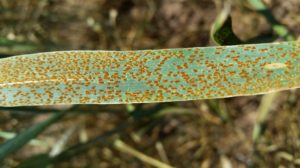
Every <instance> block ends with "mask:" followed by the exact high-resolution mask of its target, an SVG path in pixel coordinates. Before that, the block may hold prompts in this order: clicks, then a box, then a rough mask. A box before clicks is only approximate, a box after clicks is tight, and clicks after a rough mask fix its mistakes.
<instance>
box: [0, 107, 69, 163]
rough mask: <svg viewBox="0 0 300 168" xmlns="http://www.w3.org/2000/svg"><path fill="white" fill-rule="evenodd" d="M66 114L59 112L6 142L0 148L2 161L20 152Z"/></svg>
mask: <svg viewBox="0 0 300 168" xmlns="http://www.w3.org/2000/svg"><path fill="white" fill-rule="evenodd" d="M64 114H65V112H58V113H55V114H53V115H52V116H51V117H50V118H49V119H47V120H46V121H43V122H41V123H39V124H36V125H34V126H32V127H31V128H29V129H27V130H25V131H24V132H22V133H20V134H19V135H17V136H16V137H15V138H13V139H11V140H9V141H6V142H5V143H3V144H1V146H0V161H1V160H3V159H5V158H6V157H7V156H8V155H10V154H12V153H13V152H16V151H17V150H19V149H20V148H21V147H22V146H24V145H25V144H27V142H29V141H30V140H31V139H33V138H35V137H36V136H37V135H38V134H40V133H41V132H42V131H43V130H45V129H46V128H47V127H48V126H50V125H51V124H53V123H54V122H56V121H58V120H59V119H60V118H62V117H63V115H64Z"/></svg>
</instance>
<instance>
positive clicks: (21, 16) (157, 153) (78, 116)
mask: <svg viewBox="0 0 300 168" xmlns="http://www.w3.org/2000/svg"><path fill="white" fill-rule="evenodd" d="M250 1H251V0H249V2H250ZM228 2H229V1H228ZM230 2H231V3H232V8H231V11H230V13H231V16H232V21H233V30H234V32H235V33H236V34H237V36H238V37H239V38H240V39H241V40H242V41H257V40H260V41H274V40H284V39H285V38H289V37H291V36H295V37H297V36H299V34H300V29H299V25H300V15H299V14H300V1H298V0H287V1H280V0H265V1H264V4H265V5H266V7H267V9H269V10H270V12H271V13H272V14H273V15H272V16H274V18H273V19H276V22H274V20H270V19H269V20H268V19H266V17H265V16H266V15H265V16H264V15H262V13H261V12H262V11H260V10H259V8H257V6H256V7H255V5H254V6H253V4H251V2H255V1H251V2H250V3H248V2H247V1H245V0H244V1H243V0H234V1H230ZM258 7H259V6H258ZM222 10H223V3H222V1H217V0H216V1H211V0H200V1H196V0H162V1H159V0H149V1H138V0H89V1H83V0H74V1H67V0H63V1H58V0H40V1H35V0H24V1H17V2H15V1H9V0H0V16H1V17H0V26H1V29H0V54H1V55H2V56H9V55H14V54H20V53H30V52H37V51H50V50H69V49H105V50H107V49H111V50H125V49H146V48H147V49H154V48H173V47H193V46H208V45H214V44H213V42H212V41H211V40H210V36H209V34H210V33H209V32H210V29H211V26H212V24H213V22H214V21H215V18H216V16H217V15H218V13H220V12H221V11H222ZM268 21H269V22H270V21H271V23H272V24H269V22H268ZM279 23H280V24H282V25H283V26H282V27H283V28H284V29H286V30H287V31H289V32H290V34H289V35H290V36H288V37H285V35H286V34H280V32H279V33H278V29H276V27H275V28H274V24H279ZM277 27H278V26H277ZM279 27H280V26H279ZM273 29H276V30H277V31H276V30H274V33H272V32H273V31H272V30H273ZM279 30H283V29H282V28H281V29H279ZM278 34H279V35H278ZM280 36H281V37H280ZM258 37H259V38H258ZM262 97H263V98H262ZM299 97H300V92H299V89H298V90H292V91H285V92H280V93H277V94H271V95H267V96H250V97H236V98H228V99H219V100H199V101H188V102H176V103H159V104H135V105H77V106H47V107H18V108H0V121H1V122H0V137H1V141H2V142H4V141H6V140H7V139H11V138H12V137H14V136H15V135H16V133H20V132H24V131H25V130H27V129H28V128H31V130H33V131H41V130H35V129H34V126H36V124H37V123H46V122H47V121H49V120H51V119H49V120H47V118H49V117H51V115H53V113H58V112H61V111H67V112H68V113H67V114H66V115H65V116H64V118H62V119H61V120H59V121H58V122H56V123H53V124H52V125H51V126H50V127H48V128H47V129H46V130H45V131H44V132H43V133H42V134H40V135H39V136H38V137H36V138H35V139H34V140H31V141H30V142H29V143H28V144H27V145H25V146H24V147H23V148H22V149H21V150H19V151H18V152H15V153H13V154H12V155H9V157H7V158H5V159H4V160H3V161H2V164H1V165H3V167H16V166H17V165H19V163H20V162H22V166H23V167H26V166H27V167H34V166H35V167H42V166H45V165H46V164H45V163H55V167H152V166H155V167H171V166H173V167H274V166H276V167H278V166H279V165H280V166H282V167H297V166H299V165H300V150H299V149H300V148H299V147H300V139H299V136H300V131H299V128H300V122H299V119H300V118H299V116H300V115H299V114H300V101H298V99H299ZM45 119H46V121H45ZM48 125H50V124H48ZM20 135H22V134H20ZM20 135H19V137H20ZM23 136H24V134H23ZM8 142H9V141H8ZM6 144H8V143H6ZM2 145H5V143H4V144H2ZM19 145H20V144H19ZM20 146H21V145H20ZM2 147H3V146H2ZM0 148H1V146H0ZM2 149H3V148H2ZM11 151H12V152H13V150H11ZM0 152H1V151H0ZM40 163H41V164H40ZM32 164H35V165H34V166H33V165H32Z"/></svg>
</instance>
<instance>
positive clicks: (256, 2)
mask: <svg viewBox="0 0 300 168" xmlns="http://www.w3.org/2000/svg"><path fill="white" fill-rule="evenodd" d="M248 2H249V4H250V5H251V6H252V7H253V8H254V9H255V10H256V11H258V12H259V13H260V14H262V15H263V16H264V17H265V18H266V19H267V21H268V22H269V23H270V24H271V26H272V29H273V31H274V32H275V33H276V34H278V35H279V36H281V37H283V38H284V39H287V40H289V41H292V40H295V37H293V35H291V34H290V33H289V31H288V29H287V28H286V27H285V26H283V25H281V24H280V23H279V22H278V21H277V20H276V18H275V17H274V16H273V15H272V12H271V11H270V10H269V9H268V7H267V6H266V5H265V4H264V3H263V2H262V1H261V0H248Z"/></svg>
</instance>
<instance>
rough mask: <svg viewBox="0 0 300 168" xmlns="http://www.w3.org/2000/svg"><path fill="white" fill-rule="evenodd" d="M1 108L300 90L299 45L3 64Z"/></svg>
mask: <svg viewBox="0 0 300 168" xmlns="http://www.w3.org/2000/svg"><path fill="white" fill-rule="evenodd" d="M0 72H1V73H0V105H1V106H20V105H46V104H126V103H150V102H167V101H184V100H196V99H211V98H222V97H232V96H245V95H255V94H263V93H268V92H273V91H280V90H286V89H292V88H298V87H299V86H300V73H299V72H300V42H299V41H294V42H281V43H265V44H255V45H254V44H251V45H234V46H219V47H196V48H178V49H163V50H141V51H62V52H50V53H40V54H32V55H22V56H17V57H11V58H5V59H1V60H0Z"/></svg>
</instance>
